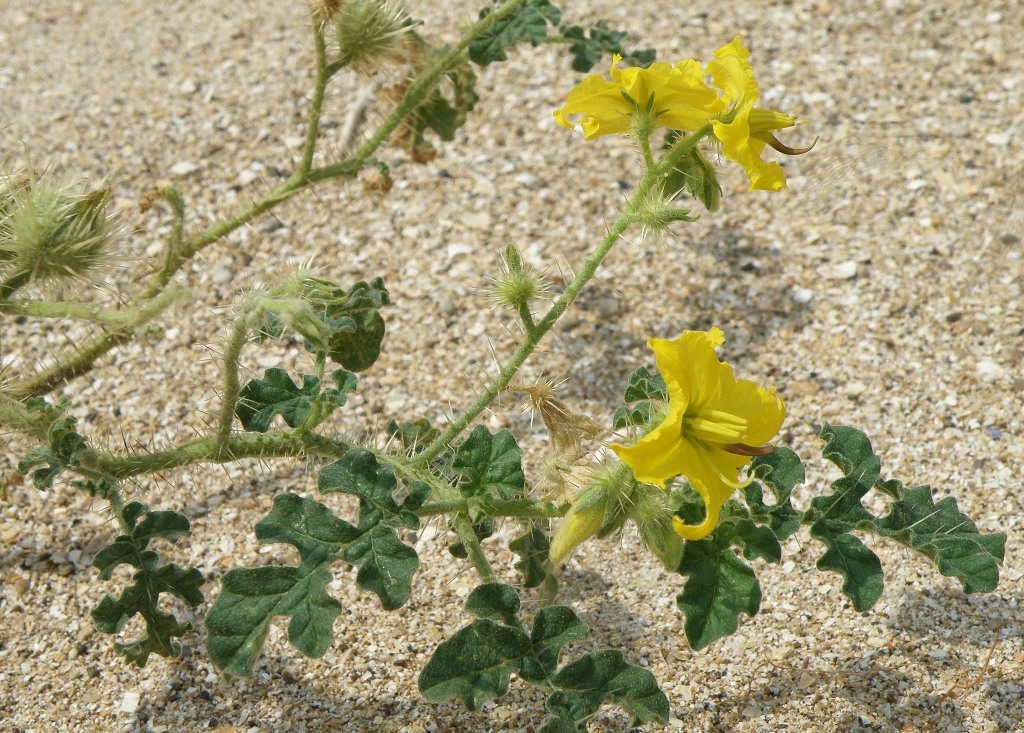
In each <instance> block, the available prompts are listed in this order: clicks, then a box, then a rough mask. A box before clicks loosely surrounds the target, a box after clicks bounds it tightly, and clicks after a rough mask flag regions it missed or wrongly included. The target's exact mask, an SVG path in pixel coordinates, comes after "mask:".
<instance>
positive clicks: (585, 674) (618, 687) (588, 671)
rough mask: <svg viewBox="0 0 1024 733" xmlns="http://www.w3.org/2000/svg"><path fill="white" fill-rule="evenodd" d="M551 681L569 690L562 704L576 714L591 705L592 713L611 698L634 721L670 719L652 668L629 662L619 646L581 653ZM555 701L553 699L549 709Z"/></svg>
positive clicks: (564, 689)
mask: <svg viewBox="0 0 1024 733" xmlns="http://www.w3.org/2000/svg"><path fill="white" fill-rule="evenodd" d="M551 684H552V685H554V686H555V687H557V688H559V691H560V692H563V693H565V698H564V699H565V703H562V702H561V701H560V702H559V703H558V707H560V708H563V709H564V708H569V709H571V710H573V711H574V712H573V714H574V715H578V711H579V710H580V709H584V710H585V709H590V710H591V711H592V712H591V714H592V713H593V712H597V710H598V708H599V707H600V706H601V703H602V702H604V701H606V700H607V701H608V702H612V703H615V704H617V705H621V706H622V707H624V708H625V709H626V710H627V711H629V713H630V714H631V715H632V716H633V725H640V724H642V723H646V722H647V721H649V720H659V721H661V722H663V723H664V722H668V714H669V706H668V698H667V697H665V693H664V692H662V691H661V689H660V688H659V687H658V681H657V679H656V678H655V677H654V675H653V674H652V673H651V672H650V671H649V670H646V669H643V668H642V667H637V666H635V665H632V664H626V662H625V660H624V659H623V656H622V652H620V651H619V650H617V649H605V650H602V651H598V652H592V653H590V654H587V655H586V656H584V657H581V658H580V659H578V660H576V661H575V662H573V663H572V664H569V665H567V666H565V667H563V668H562V669H560V670H559V671H558V672H557V673H556V674H555V675H554V676H553V677H552V678H551ZM556 694H557V693H556ZM552 697H554V695H553V696H552ZM566 703H568V704H566ZM551 705H552V703H551V700H550V699H549V702H548V706H549V709H550V707H551ZM575 719H576V720H580V718H575Z"/></svg>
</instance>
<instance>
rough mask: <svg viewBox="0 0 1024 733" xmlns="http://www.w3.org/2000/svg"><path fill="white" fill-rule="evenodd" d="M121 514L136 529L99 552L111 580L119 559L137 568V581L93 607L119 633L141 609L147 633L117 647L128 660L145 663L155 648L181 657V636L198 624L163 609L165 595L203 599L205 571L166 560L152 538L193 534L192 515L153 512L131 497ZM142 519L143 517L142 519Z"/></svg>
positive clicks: (100, 624)
mask: <svg viewBox="0 0 1024 733" xmlns="http://www.w3.org/2000/svg"><path fill="white" fill-rule="evenodd" d="M121 517H122V519H123V520H124V522H125V524H127V525H128V526H129V527H130V528H131V529H130V531H129V532H128V534H123V535H120V536H118V537H117V538H116V539H115V540H114V542H113V543H112V544H110V545H108V546H107V547H104V548H103V549H102V550H100V551H99V552H98V553H96V557H94V558H93V565H94V566H95V567H96V568H98V569H99V571H100V578H101V579H103V580H109V579H110V578H111V576H112V575H113V572H114V570H115V568H117V567H118V566H119V565H130V566H132V567H134V568H136V572H135V573H134V574H133V575H132V584H131V585H130V586H128V587H127V588H125V589H124V591H122V593H121V595H120V596H119V597H117V598H114V597H113V596H109V595H108V596H105V597H104V598H103V600H101V601H100V603H99V604H98V605H97V606H96V608H95V609H93V611H92V618H93V621H94V622H95V623H96V626H97V628H99V629H100V631H102V632H104V633H107V634H116V633H118V632H119V631H120V630H121V629H122V628H123V627H124V625H125V623H127V622H128V620H129V619H131V618H132V617H134V616H135V615H139V616H141V617H142V619H143V621H144V622H145V625H146V633H145V634H144V635H143V636H142V637H141V638H139V639H137V640H135V641H133V642H130V643H127V644H123V643H120V642H116V643H115V644H114V648H115V649H116V651H117V652H118V653H119V654H121V655H122V656H124V657H125V658H126V659H128V661H130V662H132V663H134V664H136V665H138V666H140V667H143V666H145V664H146V662H147V661H148V660H149V655H150V654H158V655H160V656H163V657H175V656H177V655H178V653H179V652H180V651H181V645H180V644H179V643H178V642H177V639H178V638H180V637H181V636H184V635H185V633H186V632H187V631H188V630H189V629H191V628H192V625H191V624H189V623H186V622H180V621H178V620H177V618H175V616H174V615H173V614H171V613H168V612H167V611H163V610H160V609H159V608H158V604H159V602H160V595H161V594H163V593H170V594H171V595H173V596H176V597H177V598H180V599H181V600H182V601H184V602H185V603H186V604H187V605H188V606H189V607H194V606H198V605H199V604H200V603H202V602H203V594H202V592H201V591H200V590H199V588H200V586H202V584H203V582H204V578H203V575H202V573H200V572H199V571H198V570H197V569H195V568H182V567H180V566H179V565H176V564H174V563H168V564H165V565H160V557H159V555H157V553H156V552H154V551H153V550H150V549H148V547H149V543H150V541H151V540H153V539H156V538H160V539H165V540H168V541H169V542H172V543H173V542H177V541H178V540H179V539H181V538H182V537H185V536H187V535H188V534H189V531H190V526H189V521H188V519H186V518H185V517H184V516H182V515H181V514H178V513H177V512H169V511H161V512H151V511H149V509H148V507H147V506H146V505H144V504H140V503H138V502H131V503H130V504H128V505H127V506H125V507H124V508H123V510H122V511H121ZM140 520H141V521H140Z"/></svg>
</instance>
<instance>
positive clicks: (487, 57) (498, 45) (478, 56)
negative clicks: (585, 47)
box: [469, 0, 562, 66]
mask: <svg viewBox="0 0 1024 733" xmlns="http://www.w3.org/2000/svg"><path fill="white" fill-rule="evenodd" d="M495 1H496V2H497V0H495ZM493 10H494V9H493V8H486V7H485V8H483V9H482V10H481V11H480V19H481V20H482V19H483V18H486V17H487V16H488V15H490V14H491V12H492V11H493ZM561 18H562V11H561V10H559V9H558V8H557V7H555V6H554V5H552V4H551V3H550V2H549V1H548V0H526V2H525V3H523V4H522V5H520V6H519V7H518V8H517V9H516V10H514V11H513V12H512V13H510V14H509V15H507V16H506V17H504V18H502V19H501V20H499V21H498V22H497V23H495V24H494V25H492V26H491V27H490V28H489V29H488V30H487V32H486V33H483V34H481V35H480V36H478V37H477V38H476V39H474V40H473V42H472V43H470V44H469V59H470V61H472V62H473V63H474V64H477V65H479V66H487V65H488V64H491V63H494V62H495V61H506V60H508V56H507V55H506V53H505V52H506V51H507V50H508V49H509V48H511V47H512V46H515V45H516V44H517V43H519V42H520V41H529V42H530V44H531V45H533V46H538V45H540V44H541V43H543V42H544V40H545V39H546V38H547V36H548V24H551V25H553V26H556V25H558V21H559V20H561Z"/></svg>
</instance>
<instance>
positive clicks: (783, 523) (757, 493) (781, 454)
mask: <svg viewBox="0 0 1024 733" xmlns="http://www.w3.org/2000/svg"><path fill="white" fill-rule="evenodd" d="M750 473H751V475H753V476H755V477H757V478H760V479H761V481H762V482H763V483H764V484H765V485H766V486H767V487H768V489H769V490H770V491H771V493H772V496H773V497H774V499H775V501H774V502H773V503H772V504H765V503H764V490H763V489H762V487H761V483H758V482H757V481H751V482H750V484H749V485H748V486H747V487H746V488H744V489H743V499H744V501H745V502H746V504H747V508H748V511H749V516H750V518H751V519H752V520H754V521H755V522H757V523H758V524H764V525H767V526H768V527H769V528H770V529H771V531H772V533H773V534H774V535H775V537H776V538H778V539H779V540H784V539H786V538H787V537H790V536H791V535H792V534H793V533H794V532H796V531H797V530H798V529H799V528H800V521H801V518H802V516H803V515H802V513H801V512H800V511H799V510H798V509H795V508H794V507H793V504H792V503H791V502H790V495H791V494H792V493H793V489H795V488H796V487H797V486H798V485H799V484H802V483H803V482H804V479H805V474H804V464H803V463H802V462H801V461H800V457H799V456H797V454H796V453H794V452H793V451H791V450H790V449H789V448H782V447H780V448H776V449H775V450H774V451H772V452H771V453H769V454H768V455H766V456H758V457H757V458H755V459H754V460H753V462H752V463H751V464H750Z"/></svg>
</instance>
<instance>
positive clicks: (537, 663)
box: [520, 606, 590, 682]
mask: <svg viewBox="0 0 1024 733" xmlns="http://www.w3.org/2000/svg"><path fill="white" fill-rule="evenodd" d="M589 634H590V631H589V629H587V627H586V625H585V624H584V623H583V622H582V621H580V619H579V616H577V615H576V612H575V611H573V610H572V609H571V608H569V607H568V606H545V607H544V608H542V609H540V610H539V611H537V615H536V616H534V617H533V628H532V629H531V631H530V643H531V644H532V646H533V655H532V656H530V657H529V658H527V659H524V660H523V668H522V670H521V671H520V674H521V675H522V677H523V678H524V679H527V680H530V681H533V682H541V681H545V680H547V679H548V678H549V677H551V675H552V674H554V672H555V668H556V667H557V666H558V655H559V654H560V653H561V651H562V647H564V646H565V645H566V644H571V643H572V642H574V641H583V640H584V639H586V638H587V636H588V635H589Z"/></svg>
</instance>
